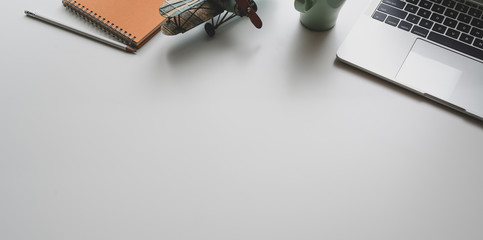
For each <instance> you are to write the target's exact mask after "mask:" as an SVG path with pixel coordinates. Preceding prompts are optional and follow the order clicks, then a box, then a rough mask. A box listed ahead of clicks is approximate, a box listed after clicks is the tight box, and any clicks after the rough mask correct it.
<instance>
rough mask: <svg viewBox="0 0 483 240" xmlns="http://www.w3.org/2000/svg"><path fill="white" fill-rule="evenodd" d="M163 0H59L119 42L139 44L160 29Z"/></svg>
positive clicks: (138, 46) (136, 46)
mask: <svg viewBox="0 0 483 240" xmlns="http://www.w3.org/2000/svg"><path fill="white" fill-rule="evenodd" d="M163 1H164V0H62V4H63V5H64V6H65V7H67V8H69V9H71V10H73V11H74V12H76V13H77V14H78V15H80V16H81V17H83V18H85V19H86V20H88V21H91V22H92V23H94V24H95V25H97V26H98V27H99V28H101V29H103V30H105V31H107V32H109V33H110V34H112V35H113V36H115V37H116V38H118V39H119V40H120V41H121V42H123V43H125V44H128V45H130V46H132V47H135V48H140V47H141V46H143V45H144V44H145V43H146V42H147V41H148V40H149V39H151V38H152V37H153V36H154V35H155V34H156V33H157V32H159V30H160V29H161V28H160V27H161V23H162V22H163V21H164V19H165V18H164V17H162V16H161V15H160V14H159V6H161V4H162V3H163Z"/></svg>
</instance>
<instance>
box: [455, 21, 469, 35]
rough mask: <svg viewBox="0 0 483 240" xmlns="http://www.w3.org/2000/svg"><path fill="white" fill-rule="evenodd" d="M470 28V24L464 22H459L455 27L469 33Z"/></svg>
mask: <svg viewBox="0 0 483 240" xmlns="http://www.w3.org/2000/svg"><path fill="white" fill-rule="evenodd" d="M470 28H471V26H470V25H468V24H464V23H459V24H458V26H457V27H456V29H458V30H460V31H462V32H465V33H469V32H470Z"/></svg>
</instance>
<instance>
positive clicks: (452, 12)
mask: <svg viewBox="0 0 483 240" xmlns="http://www.w3.org/2000/svg"><path fill="white" fill-rule="evenodd" d="M444 15H445V16H446V17H450V18H454V19H456V17H458V12H457V11H455V10H453V9H449V8H448V9H446V11H444Z"/></svg>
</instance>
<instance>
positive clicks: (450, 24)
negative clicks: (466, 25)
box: [443, 18, 458, 28]
mask: <svg viewBox="0 0 483 240" xmlns="http://www.w3.org/2000/svg"><path fill="white" fill-rule="evenodd" d="M443 24H444V25H446V26H448V27H452V28H455V27H456V25H457V24H458V22H457V21H456V20H453V19H451V18H446V19H445V20H444V21H443Z"/></svg>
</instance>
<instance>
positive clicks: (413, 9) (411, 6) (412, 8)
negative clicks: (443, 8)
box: [404, 3, 419, 13]
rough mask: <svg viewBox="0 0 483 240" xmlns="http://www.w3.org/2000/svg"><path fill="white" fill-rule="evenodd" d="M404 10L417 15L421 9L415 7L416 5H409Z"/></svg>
mask: <svg viewBox="0 0 483 240" xmlns="http://www.w3.org/2000/svg"><path fill="white" fill-rule="evenodd" d="M404 10H406V11H408V12H411V13H417V12H418V10H419V7H417V6H414V5H412V4H409V3H408V4H407V5H406V7H405V8H404Z"/></svg>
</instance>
